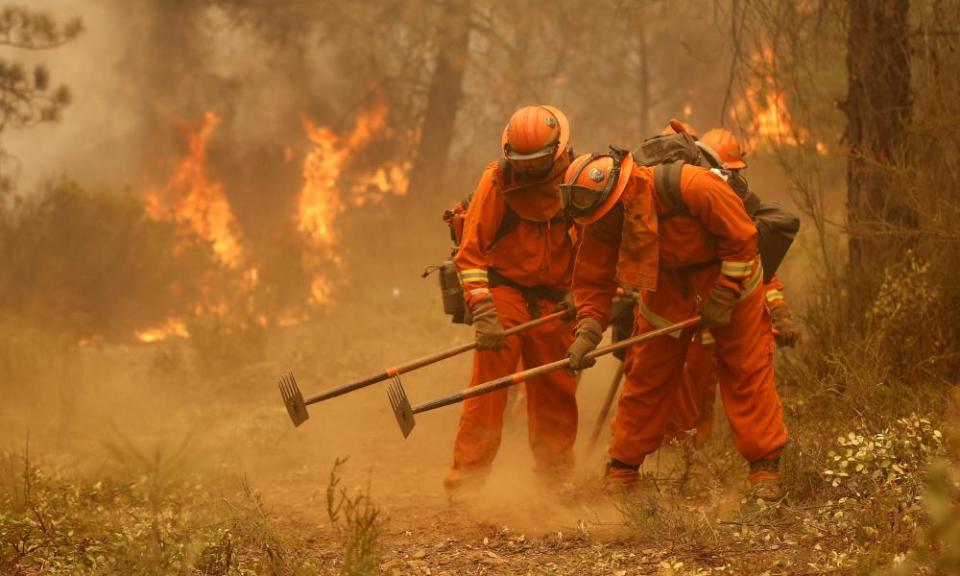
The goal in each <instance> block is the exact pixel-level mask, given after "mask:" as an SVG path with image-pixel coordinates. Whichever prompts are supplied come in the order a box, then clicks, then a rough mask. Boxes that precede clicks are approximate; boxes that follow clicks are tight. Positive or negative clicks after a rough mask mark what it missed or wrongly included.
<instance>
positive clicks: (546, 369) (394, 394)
mask: <svg viewBox="0 0 960 576" xmlns="http://www.w3.org/2000/svg"><path fill="white" fill-rule="evenodd" d="M699 323H700V316H694V317H693V318H688V319H687V320H684V321H682V322H677V323H676V324H671V325H670V326H665V327H663V328H658V329H656V330H651V331H650V332H644V333H643V334H638V335H636V336H633V337H632V338H626V339H624V340H621V341H619V342H617V343H616V344H610V345H609V346H604V347H602V348H597V349H596V350H594V351H592V352H590V353H588V354H587V356H586V357H587V358H598V357H600V356H604V355H606V354H611V353H613V352H616V351H617V350H623V349H624V348H628V347H630V346H633V345H634V344H638V343H640V342H643V341H645V340H650V339H652V338H656V337H657V336H663V335H664V334H670V333H671V332H676V331H678V330H683V329H684V328H690V327H692V326H696V325H697V324H699ZM569 364H570V359H569V358H563V359H562V360H557V361H555V362H549V363H547V364H543V365H542V366H537V367H535V368H530V369H528V370H523V371H522V372H517V373H515V374H510V375H507V376H504V377H503V378H497V379H496V380H490V381H489V382H484V383H483V384H478V385H477V386H474V387H473V388H467V389H466V390H462V391H460V392H455V393H453V394H450V395H448V396H444V397H442V398H438V399H436V400H433V401H431V402H426V403H424V404H420V405H419V406H414V407H411V406H410V400H409V399H408V398H407V394H406V392H405V391H404V390H403V384H401V383H400V380H399V379H395V380H394V381H393V383H391V384H390V386H389V387H388V388H387V398H388V399H389V400H390V406H391V408H393V414H394V416H396V418H397V424H399V425H400V431H401V432H402V433H403V437H404V438H406V437H407V436H409V435H410V432H411V431H412V430H413V427H414V426H415V425H416V422H415V421H414V418H413V415H414V414H420V413H421V412H429V411H430V410H436V409H437V408H443V407H444V406H449V405H451V404H456V403H458V402H463V401H464V400H466V399H468V398H473V397H475V396H482V395H484V394H489V393H491V392H494V391H496V390H501V389H503V388H508V387H510V386H514V385H516V384H519V383H521V382H525V381H526V380H528V379H530V378H535V377H537V376H543V375H544V374H549V373H550V372H556V371H557V370H562V369H564V368H567V367H568V366H569Z"/></svg>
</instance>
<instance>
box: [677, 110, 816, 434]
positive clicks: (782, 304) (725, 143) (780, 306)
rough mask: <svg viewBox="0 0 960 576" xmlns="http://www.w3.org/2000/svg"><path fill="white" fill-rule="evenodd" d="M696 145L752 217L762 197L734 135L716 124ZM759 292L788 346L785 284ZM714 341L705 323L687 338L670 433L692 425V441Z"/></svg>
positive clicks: (707, 414) (794, 329)
mask: <svg viewBox="0 0 960 576" xmlns="http://www.w3.org/2000/svg"><path fill="white" fill-rule="evenodd" d="M688 133H690V132H688ZM697 146H698V147H700V148H701V149H703V148H704V147H706V148H707V149H708V150H709V151H710V152H712V154H709V156H710V158H711V159H712V161H714V162H716V161H719V162H720V166H719V168H722V170H723V173H724V174H725V175H726V176H727V183H728V184H730V187H731V188H732V189H733V191H734V192H736V193H737V195H738V196H739V197H740V199H741V200H742V201H743V203H744V208H745V209H746V211H747V214H748V215H749V216H750V217H751V218H754V214H755V213H756V212H757V210H758V208H759V207H760V205H761V200H760V199H759V198H758V197H757V195H756V194H754V193H753V191H752V190H750V188H749V186H748V184H747V180H746V178H744V177H743V173H742V171H743V170H745V169H746V168H747V163H746V160H745V159H744V155H743V152H742V150H741V148H740V143H739V142H738V141H737V138H736V136H734V135H733V133H732V132H730V131H729V130H726V129H724V128H714V129H712V130H709V131H707V132H706V133H704V135H703V136H701V137H700V138H699V139H698V141H697ZM763 292H764V299H765V302H766V305H767V308H768V309H769V310H770V316H771V320H772V322H773V326H772V328H773V335H774V340H775V341H776V345H777V346H779V347H790V348H792V347H793V346H794V345H796V343H797V342H798V341H799V339H800V328H799V326H797V323H796V322H795V321H794V320H793V315H792V313H791V311H790V306H789V305H788V304H787V301H786V299H785V297H784V293H783V283H782V282H781V281H780V280H779V278H777V276H776V275H774V276H772V277H771V278H770V280H769V281H768V282H766V283H765V284H764V286H763ZM713 343H714V341H713V335H712V334H711V333H710V330H709V329H708V328H705V329H703V330H702V331H701V332H700V333H699V334H697V335H695V336H694V337H693V339H692V340H691V342H690V346H689V348H688V349H687V360H686V366H684V369H683V384H682V386H681V387H680V390H679V391H678V396H677V399H676V401H675V403H674V407H673V411H672V413H671V416H670V418H669V419H668V424H667V437H668V438H670V437H677V436H679V435H681V434H682V433H684V432H686V431H688V430H694V431H695V435H694V440H695V442H696V443H697V444H702V443H703V442H705V441H706V440H707V438H709V437H710V435H711V433H712V432H713V426H714V421H713V416H714V402H715V400H716V388H717V386H716V370H715V368H716V361H715V359H714V345H713Z"/></svg>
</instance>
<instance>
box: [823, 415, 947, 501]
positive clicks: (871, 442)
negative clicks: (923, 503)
mask: <svg viewBox="0 0 960 576" xmlns="http://www.w3.org/2000/svg"><path fill="white" fill-rule="evenodd" d="M837 445H838V449H837V450H831V451H830V452H829V453H828V454H827V456H828V457H829V458H830V461H831V465H830V467H829V468H827V469H826V470H824V472H823V473H824V475H825V476H826V477H827V480H828V481H829V482H830V484H831V485H832V486H833V487H834V488H840V487H843V488H846V489H849V490H851V491H852V492H854V493H855V494H857V495H860V494H862V493H863V492H865V491H870V490H871V489H875V488H880V487H884V486H891V485H893V486H895V485H897V484H899V483H901V482H903V481H904V480H908V479H911V478H913V477H914V475H916V474H917V473H918V472H921V471H922V469H923V466H924V465H925V464H926V463H927V462H928V461H929V459H930V458H931V457H932V456H935V455H939V454H942V452H943V434H942V433H941V432H940V431H939V430H936V429H935V428H934V427H933V425H932V424H931V423H930V420H928V419H926V418H920V417H919V416H917V415H915V414H914V415H911V416H910V417H908V418H901V419H899V420H897V421H896V422H895V423H894V424H893V426H891V427H890V428H889V429H887V430H884V431H882V432H877V433H874V434H866V435H865V434H863V433H854V432H850V433H849V434H847V435H846V436H840V437H839V438H837Z"/></svg>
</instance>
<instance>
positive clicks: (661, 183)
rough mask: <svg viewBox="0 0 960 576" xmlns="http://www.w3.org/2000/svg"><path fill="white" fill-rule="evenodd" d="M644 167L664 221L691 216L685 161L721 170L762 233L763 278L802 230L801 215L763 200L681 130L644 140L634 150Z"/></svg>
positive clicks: (770, 273)
mask: <svg viewBox="0 0 960 576" xmlns="http://www.w3.org/2000/svg"><path fill="white" fill-rule="evenodd" d="M634 159H635V160H636V162H637V164H640V165H641V166H649V167H652V168H653V169H654V170H653V181H654V190H655V191H656V194H657V198H659V199H660V202H661V203H662V204H663V205H664V206H665V207H666V208H667V211H666V212H665V213H663V214H660V215H659V216H657V220H660V221H661V222H662V221H664V220H668V219H670V218H674V217H677V216H683V217H688V218H689V217H691V214H690V210H689V209H688V208H687V206H686V205H685V204H684V202H683V196H682V195H681V192H680V172H681V171H682V170H683V165H684V164H694V165H696V166H701V167H704V168H708V169H710V170H712V171H714V172H716V173H718V174H719V175H720V176H721V177H722V178H723V179H724V180H725V181H727V183H728V184H730V185H731V188H733V190H734V191H735V192H736V193H737V195H738V196H740V198H741V199H742V200H743V203H744V207H745V208H746V211H747V214H748V215H749V216H750V218H751V219H753V222H754V224H755V225H756V227H757V234H758V236H759V238H758V241H757V247H758V249H759V252H760V261H761V262H762V263H763V281H764V282H769V281H770V279H771V278H773V275H774V274H776V272H777V268H779V267H780V263H781V262H783V258H784V256H786V254H787V250H789V249H790V245H791V244H793V239H794V238H795V237H796V235H797V232H798V231H799V230H800V217H799V216H797V215H796V214H795V213H793V212H792V211H790V210H789V209H788V208H787V207H786V206H784V205H783V204H781V203H779V202H763V201H761V200H760V198H759V197H758V196H757V195H756V194H754V193H753V192H751V191H750V189H749V187H748V186H747V182H746V179H744V178H743V176H742V175H740V174H739V173H737V172H735V171H733V170H729V169H727V168H726V166H725V165H724V163H723V162H722V161H721V160H720V159H719V157H717V155H716V154H715V153H713V151H712V150H710V149H709V148H708V147H707V146H701V145H699V144H698V143H697V141H696V140H694V138H693V137H692V136H690V135H689V134H687V133H684V132H681V133H678V134H669V135H663V136H654V137H652V138H648V139H647V140H644V141H643V143H642V144H641V145H640V148H638V149H637V151H636V152H634Z"/></svg>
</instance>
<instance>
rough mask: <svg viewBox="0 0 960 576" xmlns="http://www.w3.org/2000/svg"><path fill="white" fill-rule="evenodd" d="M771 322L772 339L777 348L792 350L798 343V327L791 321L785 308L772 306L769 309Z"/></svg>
mask: <svg viewBox="0 0 960 576" xmlns="http://www.w3.org/2000/svg"><path fill="white" fill-rule="evenodd" d="M770 317H771V318H772V320H773V338H774V340H775V341H776V342H777V346H780V347H786V348H793V347H794V346H795V345H796V344H797V342H799V341H800V327H799V326H798V325H797V323H796V322H794V321H793V314H791V313H790V308H789V307H787V306H782V305H781V306H774V307H773V308H771V309H770Z"/></svg>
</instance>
